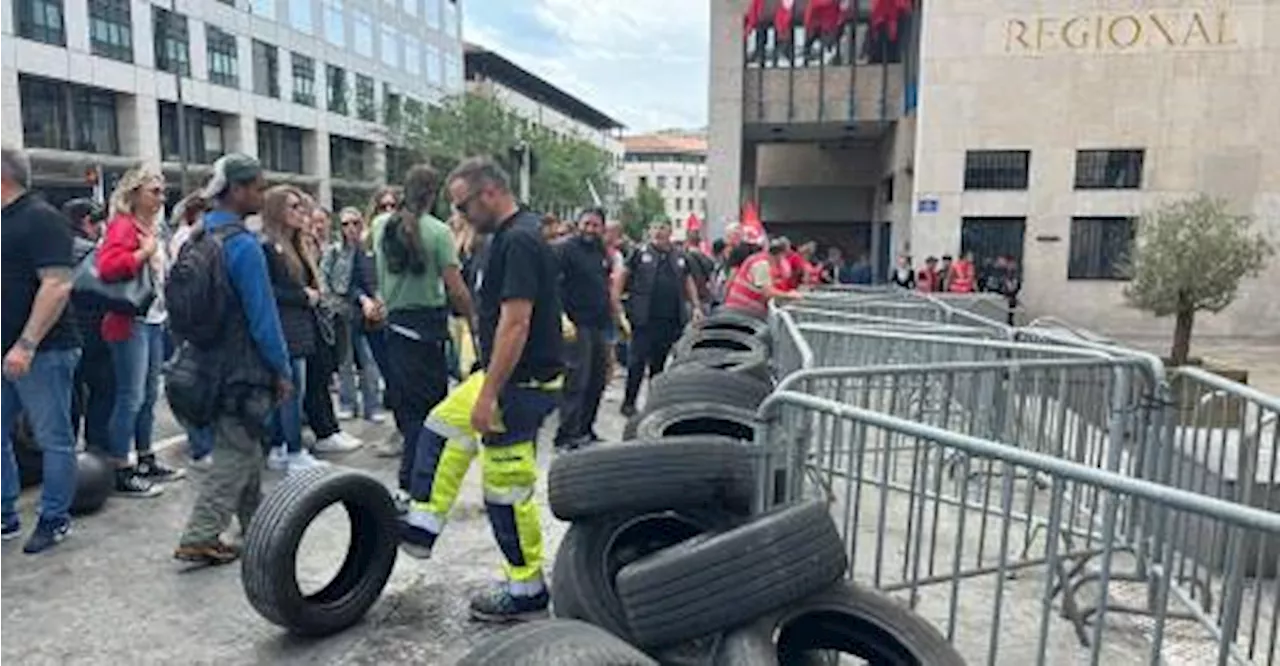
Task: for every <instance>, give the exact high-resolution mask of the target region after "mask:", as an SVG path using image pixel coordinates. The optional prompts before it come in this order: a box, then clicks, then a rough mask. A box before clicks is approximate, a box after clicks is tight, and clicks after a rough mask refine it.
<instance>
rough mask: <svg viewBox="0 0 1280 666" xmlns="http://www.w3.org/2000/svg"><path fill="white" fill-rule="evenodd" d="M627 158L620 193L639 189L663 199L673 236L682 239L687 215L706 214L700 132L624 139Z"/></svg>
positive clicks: (704, 155) (704, 161)
mask: <svg viewBox="0 0 1280 666" xmlns="http://www.w3.org/2000/svg"><path fill="white" fill-rule="evenodd" d="M623 144H625V146H626V151H627V154H626V158H625V160H624V166H623V178H622V180H623V191H624V194H625V196H626V197H627V198H631V197H634V196H636V191H637V190H639V189H640V187H641V186H644V187H649V188H652V189H654V190H655V191H657V193H658V194H659V195H661V196H662V201H663V203H664V204H665V205H666V216H667V218H668V219H669V220H671V223H672V228H673V231H674V235H675V237H676V238H677V240H679V239H683V238H684V234H685V224H686V223H687V222H688V220H689V216H690V215H696V216H697V217H698V219H699V220H702V219H704V218H706V215H707V139H706V137H705V136H703V135H702V134H701V133H691V134H686V133H681V132H659V133H656V134H641V135H635V136H629V137H626V138H625V139H623Z"/></svg>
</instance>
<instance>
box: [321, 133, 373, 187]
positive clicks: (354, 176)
mask: <svg viewBox="0 0 1280 666" xmlns="http://www.w3.org/2000/svg"><path fill="white" fill-rule="evenodd" d="M364 149H365V143H364V142H363V141H358V140H356V139H348V138H347V137H345V136H338V135H336V134H330V135H329V171H330V173H332V174H333V177H334V178H344V179H348V180H363V179H364Z"/></svg>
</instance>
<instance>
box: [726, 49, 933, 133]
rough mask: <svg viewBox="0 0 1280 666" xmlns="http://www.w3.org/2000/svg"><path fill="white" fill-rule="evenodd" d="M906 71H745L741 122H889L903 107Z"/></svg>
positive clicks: (892, 67) (894, 67)
mask: <svg viewBox="0 0 1280 666" xmlns="http://www.w3.org/2000/svg"><path fill="white" fill-rule="evenodd" d="M904 71H905V70H904V67H903V65H902V64H900V63H888V64H858V65H841V66H825V67H813V66H810V67H795V68H792V67H754V68H748V69H746V70H745V72H744V74H743V79H744V80H743V109H742V118H743V123H744V124H763V125H774V126H777V125H787V124H792V123H850V124H852V123H863V122H871V123H885V122H891V121H894V120H897V119H898V118H900V117H902V115H903V114H904V110H905V109H906V108H907V101H908V100H907V96H906V93H905V88H904V81H905V78H904Z"/></svg>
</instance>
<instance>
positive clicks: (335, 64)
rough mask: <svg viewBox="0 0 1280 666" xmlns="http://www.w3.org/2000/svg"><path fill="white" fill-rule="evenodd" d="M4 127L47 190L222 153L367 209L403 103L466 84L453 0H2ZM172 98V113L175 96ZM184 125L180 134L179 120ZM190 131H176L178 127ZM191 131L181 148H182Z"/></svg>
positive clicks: (191, 167)
mask: <svg viewBox="0 0 1280 666" xmlns="http://www.w3.org/2000/svg"><path fill="white" fill-rule="evenodd" d="M3 8H4V31H3V37H2V38H0V39H2V42H3V80H2V81H0V84H2V90H3V98H4V110H3V130H4V132H3V134H4V140H5V142H6V144H8V145H17V146H22V147H25V148H27V149H29V150H30V152H31V156H32V162H33V165H34V167H33V168H34V171H35V178H36V185H37V186H38V187H40V188H41V189H43V190H45V191H46V192H47V193H48V194H49V195H50V198H51V199H54V200H61V199H66V198H69V197H71V196H81V195H83V194H86V193H87V192H88V191H90V190H91V184H90V183H89V182H87V181H88V180H90V179H89V178H87V177H86V174H89V173H100V174H101V178H102V181H103V183H104V184H105V185H106V186H107V189H108V190H109V188H110V185H111V184H113V183H114V182H115V180H116V179H118V178H119V176H120V174H121V173H122V172H123V171H124V170H125V169H126V168H128V167H129V166H130V165H133V164H136V163H139V162H160V163H162V164H163V167H164V169H165V171H166V173H167V174H168V175H169V176H170V178H169V180H170V182H171V184H172V187H173V190H174V191H173V192H172V193H171V194H172V195H175V196H176V191H177V186H178V181H179V180H180V178H179V177H178V176H179V172H180V170H181V168H182V166H183V160H181V159H180V156H182V155H183V153H185V158H186V159H185V162H186V166H187V169H188V173H189V174H190V175H189V179H190V180H191V181H193V182H194V183H195V184H198V183H199V182H200V180H201V179H202V178H203V175H204V174H206V173H207V171H208V165H209V164H211V163H212V162H213V161H214V160H215V159H217V157H218V156H220V155H222V154H224V153H227V152H244V153H249V154H252V155H256V156H257V157H258V158H259V159H260V160H262V162H263V164H264V165H265V166H266V168H267V169H268V170H269V172H270V174H269V179H270V180H271V181H272V182H282V183H293V184H295V185H298V186H300V187H303V188H304V189H306V190H308V191H310V192H312V193H313V194H315V195H317V196H318V198H319V199H320V201H322V202H323V203H325V204H329V205H332V206H334V207H338V206H341V205H347V204H358V205H361V206H363V205H364V203H365V202H366V201H367V199H368V196H369V193H370V192H371V191H372V189H373V188H375V187H376V186H377V185H378V184H380V183H381V182H383V181H384V180H385V178H386V174H387V172H388V171H389V170H394V169H396V168H401V167H402V166H403V165H402V164H400V162H403V160H397V159H396V156H397V154H396V147H395V144H396V141H397V138H396V137H397V128H398V125H397V123H398V121H399V119H400V118H401V117H402V115H403V114H404V113H405V110H406V109H407V108H410V107H412V105H422V104H432V103H435V102H437V101H438V100H439V99H440V98H441V97H443V96H446V95H449V94H454V93H457V92H460V91H461V90H462V86H463V84H462V41H461V24H462V5H461V2H460V0H161V1H159V2H142V1H140V0H6V2H4V3H3ZM179 97H180V98H181V100H182V107H181V114H180V110H179V106H178V104H177V102H178V100H179ZM179 115H182V116H183V124H184V125H185V126H186V128H187V131H186V132H185V133H184V134H185V137H181V136H180V133H179V131H178V128H179V121H178V116H179ZM182 138H185V141H182V140H181V139H182ZM180 143H185V151H180Z"/></svg>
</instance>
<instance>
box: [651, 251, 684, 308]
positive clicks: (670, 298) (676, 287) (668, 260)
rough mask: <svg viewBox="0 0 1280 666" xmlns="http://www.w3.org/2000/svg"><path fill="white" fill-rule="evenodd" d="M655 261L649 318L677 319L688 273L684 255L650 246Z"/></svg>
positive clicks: (682, 303) (681, 305) (682, 301)
mask: <svg viewBox="0 0 1280 666" xmlns="http://www.w3.org/2000/svg"><path fill="white" fill-rule="evenodd" d="M650 251H651V252H652V253H653V256H654V260H655V261H656V262H657V266H656V267H655V271H654V275H653V301H652V302H651V304H650V305H649V319H665V320H674V321H679V320H680V316H681V310H682V308H684V299H683V298H682V297H681V294H683V293H684V279H685V277H686V276H687V275H688V274H689V269H688V262H687V261H685V258H684V255H683V254H680V253H677V252H674V251H668V252H663V251H661V250H658V249H656V248H650Z"/></svg>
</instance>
